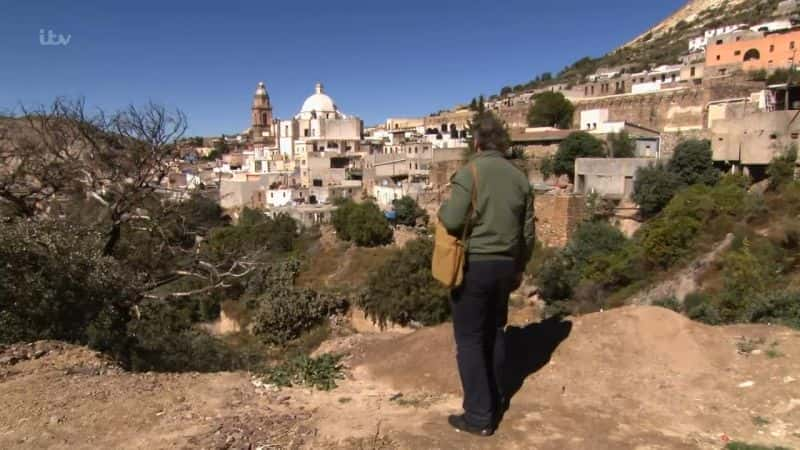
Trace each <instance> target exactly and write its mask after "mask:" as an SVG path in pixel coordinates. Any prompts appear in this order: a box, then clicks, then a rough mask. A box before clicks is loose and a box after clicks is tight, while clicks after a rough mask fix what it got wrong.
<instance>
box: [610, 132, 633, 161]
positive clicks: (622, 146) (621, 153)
mask: <svg viewBox="0 0 800 450" xmlns="http://www.w3.org/2000/svg"><path fill="white" fill-rule="evenodd" d="M607 139H608V141H607V144H608V154H609V156H610V157H612V158H633V157H634V156H636V141H634V140H633V139H631V137H630V135H629V134H628V132H627V131H620V132H619V133H611V134H609V135H608V138H607Z"/></svg>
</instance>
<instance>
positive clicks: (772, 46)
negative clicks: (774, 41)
mask: <svg viewBox="0 0 800 450" xmlns="http://www.w3.org/2000/svg"><path fill="white" fill-rule="evenodd" d="M774 51H775V46H774V45H770V46H769V52H770V53H772V52H774Z"/></svg>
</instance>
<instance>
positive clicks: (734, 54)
mask: <svg viewBox="0 0 800 450" xmlns="http://www.w3.org/2000/svg"><path fill="white" fill-rule="evenodd" d="M741 54H742V51H741V50H736V51H735V52H733V56H739V55H741Z"/></svg>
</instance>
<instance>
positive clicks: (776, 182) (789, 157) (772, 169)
mask: <svg viewBox="0 0 800 450" xmlns="http://www.w3.org/2000/svg"><path fill="white" fill-rule="evenodd" d="M796 167H797V146H796V145H794V144H792V145H791V146H790V147H789V149H788V150H787V151H786V153H785V154H783V155H779V156H775V157H774V158H773V159H772V162H771V163H770V164H769V167H767V175H768V176H769V187H770V189H773V190H774V189H778V188H780V187H781V186H783V185H785V184H787V183H789V182H790V181H792V180H793V179H794V174H795V169H796Z"/></svg>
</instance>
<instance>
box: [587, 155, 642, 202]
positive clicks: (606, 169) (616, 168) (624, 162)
mask: <svg viewBox="0 0 800 450" xmlns="http://www.w3.org/2000/svg"><path fill="white" fill-rule="evenodd" d="M655 161H656V160H655V159H653V158H578V159H576V160H575V186H574V189H573V192H575V193H576V194H590V193H596V194H598V195H600V196H602V197H603V198H610V199H627V198H630V196H631V194H633V182H634V180H635V177H636V171H637V170H638V169H639V168H641V167H648V166H651V165H653V164H655Z"/></svg>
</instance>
